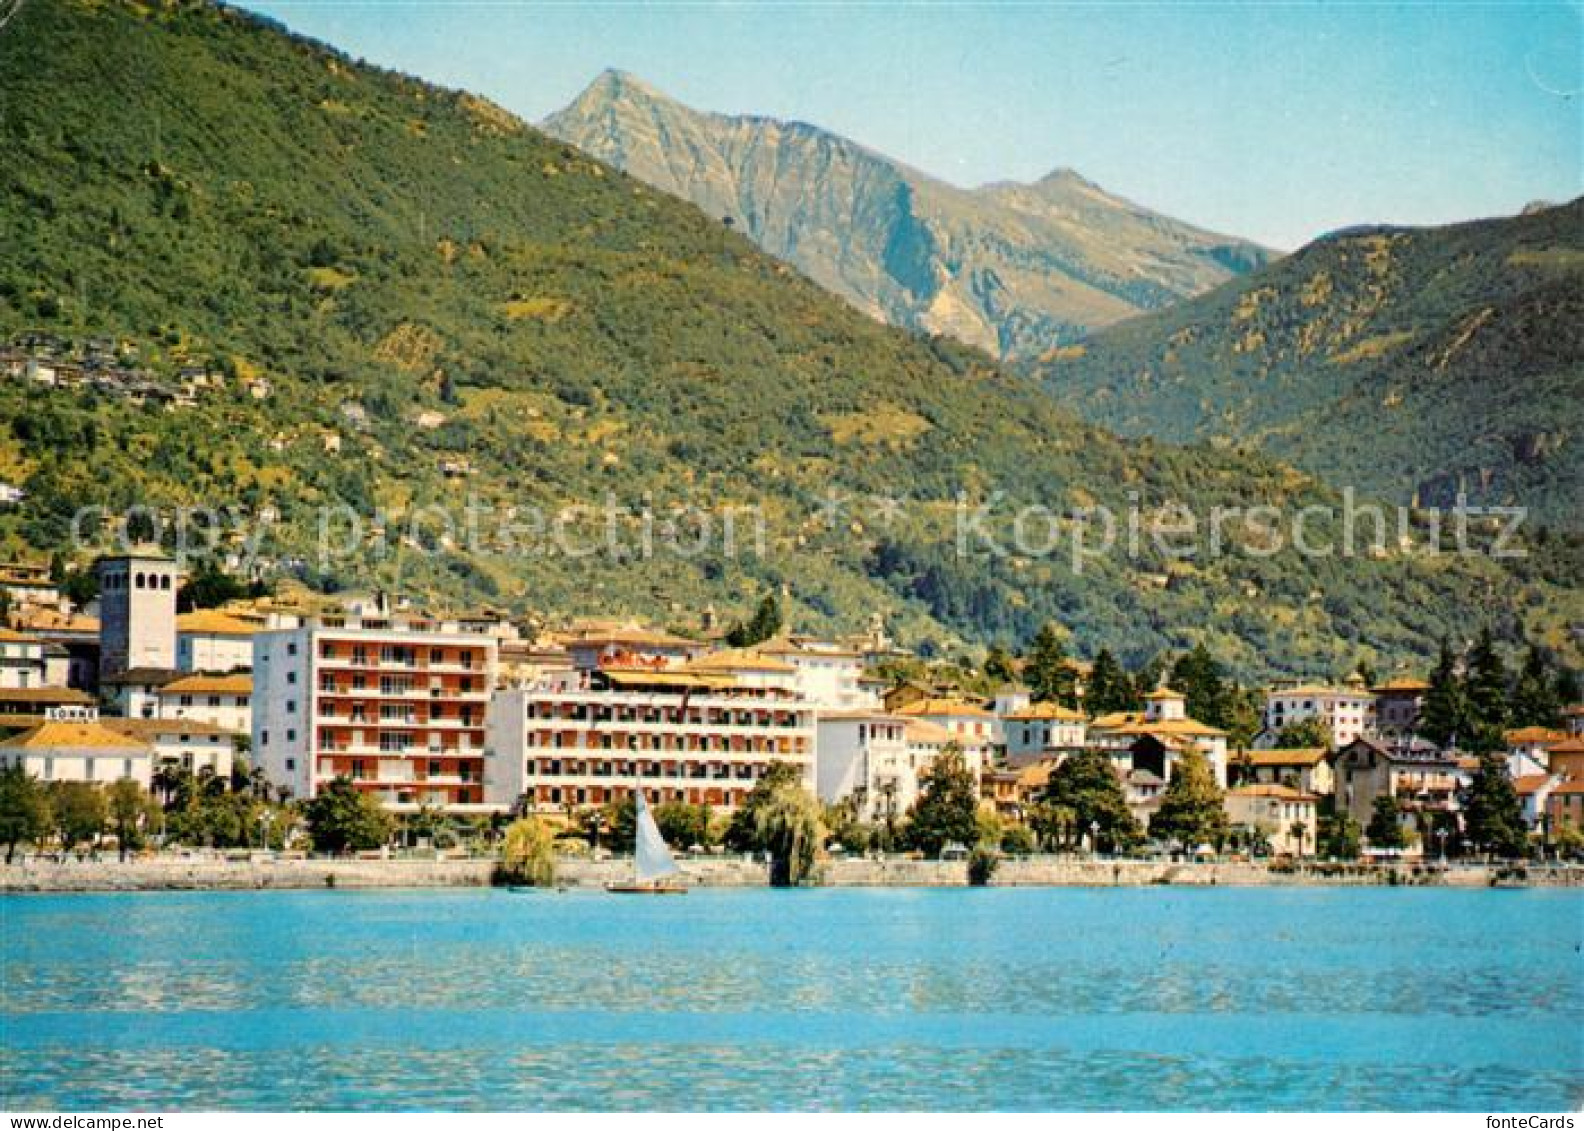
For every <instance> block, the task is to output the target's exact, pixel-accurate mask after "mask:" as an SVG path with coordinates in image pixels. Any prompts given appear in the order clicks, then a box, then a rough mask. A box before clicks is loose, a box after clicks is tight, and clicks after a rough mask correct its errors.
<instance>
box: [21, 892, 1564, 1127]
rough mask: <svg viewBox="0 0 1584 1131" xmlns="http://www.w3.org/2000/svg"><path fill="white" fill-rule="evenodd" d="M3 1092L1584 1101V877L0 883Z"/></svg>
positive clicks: (394, 1103)
mask: <svg viewBox="0 0 1584 1131" xmlns="http://www.w3.org/2000/svg"><path fill="white" fill-rule="evenodd" d="M0 927H3V958H4V982H3V997H0V1008H3V1021H0V1024H3V1026H4V1033H3V1045H4V1055H3V1058H0V1061H3V1063H0V1106H4V1107H6V1108H9V1109H11V1110H18V1109H22V1110H28V1109H38V1108H49V1109H67V1110H76V1111H84V1110H113V1111H148V1110H161V1109H166V1110H171V1109H189V1108H198V1109H213V1108H244V1109H252V1108H263V1109H276V1108H286V1109H295V1108H313V1109H336V1110H339V1109H436V1108H438V1109H449V1108H460V1109H521V1108H577V1109H581V1108H597V1109H608V1108H617V1109H624V1108H689V1109H698V1108H707V1109H719V1108H750V1109H760V1108H772V1109H781V1108H841V1109H850V1108H858V1109H864V1108H882V1109H893V1108H952V1109H974V1108H997V1109H1025V1108H1036V1109H1039V1108H1083V1109H1111V1108H1162V1109H1205V1108H1210V1109H1266V1108H1278V1109H1311V1108H1320V1109H1343V1108H1345V1109H1360V1108H1362V1109H1371V1108H1388V1109H1426V1110H1439V1109H1461V1110H1491V1109H1497V1110H1501V1109H1509V1110H1510V1109H1522V1110H1524V1111H1544V1110H1555V1109H1560V1108H1565V1107H1577V1106H1578V1105H1579V1104H1580V1103H1581V1102H1584V958H1581V953H1580V948H1581V945H1584V896H1581V895H1580V894H1578V893H1573V892H1565V891H1448V890H1420V889H1414V890H1404V889H1390V888H1364V889H1313V888H1311V889H1303V888H1278V889H1266V890H1258V889H1242V890H1238V889H1229V888H1211V889H1203V890H1187V889H1180V888H1149V889H1138V890H1126V889H1123V890H1115V889H1075V888H1054V889H955V890H920V889H879V890H853V889H846V890H841V889H814V890H807V891H768V890H738V891H733V890H703V891H694V892H692V893H691V894H689V895H687V896H685V897H682V898H662V899H654V898H639V897H620V896H609V895H605V894H604V893H592V892H590V893H568V894H559V895H558V894H553V893H542V894H540V893H535V894H528V895H514V894H511V893H508V892H503V891H413V892H378V893H375V892H365V893H360V892H346V891H341V892H302V893H287V892H270V893H258V894H248V893H171V894H155V895H65V896H13V897H8V898H4V899H0Z"/></svg>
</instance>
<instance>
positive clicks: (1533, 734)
mask: <svg viewBox="0 0 1584 1131" xmlns="http://www.w3.org/2000/svg"><path fill="white" fill-rule="evenodd" d="M1506 739H1507V745H1509V746H1517V745H1519V744H1523V745H1531V744H1533V745H1537V746H1546V745H1551V744H1553V743H1557V742H1566V741H1567V740H1568V733H1567V731H1565V730H1552V729H1551V728H1550V727H1519V728H1518V729H1517V730H1510V731H1508V732H1507V734H1506Z"/></svg>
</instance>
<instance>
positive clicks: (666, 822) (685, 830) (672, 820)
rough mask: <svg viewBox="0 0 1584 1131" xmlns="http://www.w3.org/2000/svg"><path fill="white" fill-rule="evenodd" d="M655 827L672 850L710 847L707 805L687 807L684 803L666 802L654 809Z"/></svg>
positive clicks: (708, 810)
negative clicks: (696, 846) (695, 846)
mask: <svg viewBox="0 0 1584 1131" xmlns="http://www.w3.org/2000/svg"><path fill="white" fill-rule="evenodd" d="M654 819H655V825H656V826H657V827H658V828H659V829H660V835H661V836H663V837H664V838H665V842H666V843H667V844H669V845H671V847H673V848H682V849H686V848H690V847H692V846H693V845H695V844H696V845H698V846H700V847H701V848H708V847H709V846H710V843H711V842H710V809H709V806H708V805H689V804H688V803H687V802H685V801H667V802H665V803H664V804H663V805H656V806H655V807H654Z"/></svg>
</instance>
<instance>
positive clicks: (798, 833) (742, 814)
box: [726, 762, 825, 887]
mask: <svg viewBox="0 0 1584 1131" xmlns="http://www.w3.org/2000/svg"><path fill="white" fill-rule="evenodd" d="M824 834H825V826H824V825H823V824H822V823H821V822H820V806H819V801H818V800H817V799H816V798H815V797H814V795H813V794H812V793H810V792H809V791H808V790H806V789H805V788H803V771H802V769H800V768H799V767H798V766H796V765H794V764H793V763H791V762H772V763H771V764H770V768H769V769H768V770H766V771H765V773H764V776H763V777H761V778H760V779H759V780H758V781H757V782H755V783H754V787H753V789H752V790H750V791H749V793H748V797H747V798H746V799H745V800H744V801H743V804H742V806H741V807H740V808H739V809H738V810H737V812H736V813H734V814H733V815H732V821H731V825H730V827H729V828H728V829H727V833H726V843H727V845H728V846H729V847H731V848H733V849H735V850H737V851H739V852H768V853H769V854H770V882H771V883H772V884H774V885H775V886H777V887H790V886H792V885H795V884H799V883H802V882H803V880H805V879H806V878H807V877H808V875H809V872H810V871H811V870H812V868H813V866H814V858H815V855H816V854H817V853H818V851H819V848H820V845H821V844H822V843H823V842H824Z"/></svg>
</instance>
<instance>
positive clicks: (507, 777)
mask: <svg viewBox="0 0 1584 1131" xmlns="http://www.w3.org/2000/svg"><path fill="white" fill-rule="evenodd" d="M814 726H815V724H814V707H813V706H812V705H811V704H809V703H807V702H806V701H804V700H802V699H800V698H798V697H797V695H795V694H794V693H793V692H791V691H788V690H786V689H784V688H781V687H776V686H769V685H765V684H763V683H761V684H749V683H744V682H742V681H741V680H739V679H737V678H735V677H733V676H727V675H717V674H713V673H706V672H695V671H689V670H686V668H667V667H665V666H662V665H661V664H660V663H659V662H658V661H656V662H654V663H652V664H647V665H646V664H639V665H636V666H633V667H631V668H628V667H607V668H598V669H595V670H592V671H578V672H572V673H567V674H565V675H563V676H554V677H550V678H547V679H545V680H543V681H541V682H540V683H539V684H538V685H536V686H534V687H531V688H515V689H509V690H503V691H499V692H497V693H496V694H495V697H494V699H493V700H492V701H491V703H490V717H489V743H488V750H489V754H488V757H487V758H486V759H485V771H484V773H485V800H486V801H487V803H488V804H490V805H491V806H494V807H496V808H508V807H510V806H513V805H515V804H517V802H518V801H519V799H521V800H523V802H524V804H525V806H526V807H527V808H529V809H531V810H537V811H540V812H545V813H552V812H556V813H559V812H565V810H566V808H567V807H568V806H581V805H605V804H608V803H610V802H614V801H620V800H622V799H624V798H626V797H628V796H629V795H631V793H632V790H633V787H634V785H635V784H637V783H639V782H640V781H641V782H642V784H643V787H644V791H645V793H646V795H647V796H648V798H649V800H650V801H651V802H653V803H655V804H659V803H661V802H666V801H685V802H689V803H691V804H702V805H710V806H713V807H717V808H722V809H734V808H736V807H737V806H739V805H741V804H742V802H743V800H744V799H745V798H746V797H747V796H748V794H749V792H750V791H751V790H752V789H753V787H754V784H755V783H756V782H757V781H758V780H759V779H760V778H761V777H763V776H764V774H765V772H766V771H767V770H768V769H769V768H770V766H771V764H772V763H775V762H791V763H793V764H794V765H796V766H798V768H799V769H800V771H801V772H802V774H803V778H804V781H805V783H806V784H807V785H808V786H809V787H810V788H813V786H814V784H815V783H814V734H815V730H814Z"/></svg>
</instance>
